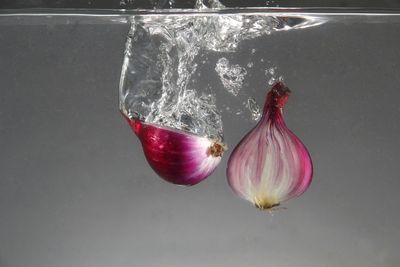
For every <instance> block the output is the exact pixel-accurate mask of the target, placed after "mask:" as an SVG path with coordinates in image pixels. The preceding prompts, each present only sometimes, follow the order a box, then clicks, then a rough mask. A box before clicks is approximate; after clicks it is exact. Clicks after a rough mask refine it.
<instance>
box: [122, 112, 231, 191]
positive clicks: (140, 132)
mask: <svg viewBox="0 0 400 267" xmlns="http://www.w3.org/2000/svg"><path fill="white" fill-rule="evenodd" d="M127 120H128V123H129V125H130V126H131V128H132V130H133V131H134V132H135V134H136V135H137V137H138V138H139V139H140V142H141V143H142V147H143V152H144V154H145V156H146V159H147V161H148V163H149V164H150V166H151V167H152V168H153V170H154V171H155V172H156V173H157V174H158V175H159V176H160V177H161V178H163V179H164V180H166V181H168V182H170V183H174V184H179V185H187V186H189V185H195V184H197V183H199V182H201V181H202V180H204V179H205V178H207V177H208V176H209V175H210V174H211V173H212V172H213V171H214V170H215V168H216V167H217V166H218V164H219V163H220V161H221V157H222V154H223V152H224V150H225V145H224V144H223V143H222V142H220V141H218V140H211V139H209V138H206V137H200V136H197V135H194V134H191V133H188V132H184V131H179V130H175V129H172V128H169V127H163V126H158V125H154V124H150V123H145V122H143V121H140V120H136V119H129V118H127Z"/></svg>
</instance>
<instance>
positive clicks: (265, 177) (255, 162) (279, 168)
mask: <svg viewBox="0 0 400 267" xmlns="http://www.w3.org/2000/svg"><path fill="white" fill-rule="evenodd" d="M289 93H290V90H289V89H288V88H287V87H286V86H285V85H284V84H283V83H282V82H278V83H276V84H274V85H273V86H272V88H271V90H270V91H269V92H268V94H267V97H266V101H265V105H264V110H263V116H262V118H261V120H260V121H259V122H258V124H257V125H256V126H255V127H254V128H253V129H252V130H251V131H250V132H249V133H248V134H247V135H246V136H245V137H244V138H243V139H242V140H241V141H240V143H239V144H238V145H237V146H236V147H235V149H234V150H233V152H232V154H231V156H230V158H229V161H228V168H227V177H228V183H229V185H230V187H231V188H232V189H233V191H234V192H235V193H236V194H237V195H239V196H240V197H242V198H244V199H246V200H248V201H250V202H251V203H253V204H254V205H255V206H256V207H257V208H260V209H271V208H274V207H276V206H278V205H280V203H281V202H283V201H286V200H288V199H291V198H294V197H298V196H300V195H301V194H303V193H304V192H305V191H306V190H307V188H308V187H309V185H310V183H311V180H312V175H313V166H312V161H311V157H310V154H309V152H308V150H307V148H306V147H305V146H304V145H303V143H302V142H301V140H300V139H299V138H298V137H297V136H296V135H295V134H294V133H293V132H292V131H290V130H289V129H288V128H287V126H286V124H285V121H284V119H283V107H284V106H285V104H286V102H287V100H288V98H289Z"/></svg>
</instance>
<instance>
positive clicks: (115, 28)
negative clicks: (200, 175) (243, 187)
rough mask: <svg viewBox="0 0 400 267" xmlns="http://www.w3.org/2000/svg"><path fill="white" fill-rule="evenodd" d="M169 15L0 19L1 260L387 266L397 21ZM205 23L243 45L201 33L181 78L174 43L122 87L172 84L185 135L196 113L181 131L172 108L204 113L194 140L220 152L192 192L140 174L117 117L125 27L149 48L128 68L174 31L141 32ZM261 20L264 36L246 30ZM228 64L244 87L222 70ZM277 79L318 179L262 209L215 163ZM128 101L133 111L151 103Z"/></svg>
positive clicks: (252, 120) (395, 199)
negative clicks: (207, 141) (206, 139)
mask: <svg viewBox="0 0 400 267" xmlns="http://www.w3.org/2000/svg"><path fill="white" fill-rule="evenodd" d="M176 12H177V11H173V10H172V11H170V12H169V13H168V15H166V14H163V15H162V14H157V13H154V12H147V13H140V15H135V16H134V17H133V18H132V16H131V15H129V14H123V15H121V14H117V13H114V14H109V15H106V14H98V15H93V14H91V15H84V14H58V15H57V14H45V15H32V16H27V15H7V16H5V15H0V77H1V79H0V81H1V82H0V85H1V88H2V90H1V94H0V146H1V152H0V156H1V158H0V214H1V218H0V266H5V267H17V266H40V267H52V266H57V267H64V266H65V267H67V266H99V267H103V266H104V267H106V266H107V267H108V266H121V267H125V266H174V267H181V266H188V265H190V266H195V267H196V266H221V267H223V266H231V267H242V266H253V267H265V266H307V267H310V266H327V267H337V266H364V267H375V266H389V267H397V266H398V263H399V262H400V258H399V255H398V249H397V248H398V247H400V241H399V240H400V236H399V231H398V226H399V225H400V217H399V216H398V214H397V213H396V211H397V209H398V204H399V203H400V195H399V194H398V192H397V189H398V188H399V187H400V184H399V181H400V180H399V179H398V176H399V175H398V174H399V173H400V166H399V164H398V151H399V150H400V143H399V142H398V141H397V139H398V135H399V133H400V126H399V124H398V121H399V119H400V109H399V97H400V90H399V84H400V75H399V74H400V73H399V62H400V50H399V49H398V47H399V44H400V36H399V34H398V33H399V32H400V15H399V14H397V13H396V12H386V11H379V12H367V13H357V12H355V11H351V12H349V11H343V10H342V11H340V12H339V13H337V12H334V11H330V10H318V11H314V12H306V11H299V10H296V11H291V10H279V11H275V12H272V11H271V10H250V11H241V12H236V11H235V12H232V11H225V12H222V13H223V15H221V16H218V17H216V16H215V14H214V13H213V12H210V11H204V13H201V14H198V13H196V14H193V13H188V11H185V12H181V13H179V14H177V13H176ZM248 17H251V18H254V19H255V20H252V21H254V22H255V21H258V22H257V23H250V25H249V26H251V25H252V26H251V27H247V29H256V30H255V32H254V31H247V30H243V25H246V24H245V22H244V18H248ZM218 20H221V21H230V23H229V27H237V29H238V31H237V32H236V34H237V33H240V34H241V37H240V38H238V37H237V36H238V35H235V34H233V33H234V32H235V31H234V30H232V29H231V30H232V31H229V30H227V31H226V33H227V34H226V35H222V37H221V35H216V34H215V32H216V31H210V32H207V33H208V34H209V35H208V38H210V39H213V38H215V39H217V40H219V41H221V42H219V41H218V42H215V43H212V42H209V43H206V44H204V42H202V41H201V40H198V41H193V42H191V44H192V45H193V47H192V49H193V50H190V51H189V50H188V51H187V53H188V54H187V55H186V57H183V58H182V61H181V62H184V61H183V60H186V61H185V62H186V63H189V64H188V65H189V68H187V69H185V70H183V72H182V74H185V75H187V76H185V79H182V78H181V79H179V77H178V75H177V70H178V68H177V67H178V66H179V60H177V57H175V56H174V57H172V55H176V54H178V50H175V52H173V51H172V49H171V50H170V53H167V51H168V50H165V51H166V52H165V53H164V54H162V53H161V55H162V58H158V57H157V56H156V55H154V58H152V57H151V56H150V57H147V59H148V60H149V61H151V60H154V61H158V60H160V61H159V62H160V65H158V67H159V69H157V71H156V72H149V74H151V75H150V76H149V78H148V79H143V77H142V76H140V77H139V76H138V79H137V80H134V81H132V82H141V84H142V85H143V86H144V87H143V93H144V95H143V101H144V103H148V105H151V103H153V100H155V101H157V100H159V99H160V98H161V97H162V95H163V93H164V92H167V91H164V88H170V89H171V90H176V91H177V92H184V93H182V94H181V95H179V94H178V96H180V97H181V98H180V99H179V97H175V95H174V97H175V98H174V97H172V96H171V101H172V102H169V103H173V101H175V100H176V99H179V101H183V100H184V101H183V102H179V101H178V102H175V103H185V104H181V107H182V106H183V107H188V108H189V107H191V108H192V107H196V108H198V109H197V110H184V109H183V111H181V110H180V111H179V112H180V113H176V112H177V111H174V109H173V105H172V106H169V105H165V106H163V107H164V108H165V110H166V111H168V112H171V114H173V113H174V112H175V113H176V114H178V115H180V117H179V116H177V118H181V119H180V121H181V122H185V123H188V125H187V126H185V127H188V128H187V129H191V127H192V123H193V124H197V123H198V121H199V120H194V121H185V120H184V119H182V118H183V117H182V116H181V115H182V114H183V113H182V112H187V113H188V114H194V113H197V112H200V111H201V112H204V114H210V115H208V116H206V118H207V120H209V119H210V118H211V117H213V116H215V117H213V118H219V119H218V120H217V121H215V122H211V123H210V125H211V124H212V125H213V127H212V128H210V129H209V130H207V131H209V132H208V133H206V132H203V133H201V132H199V133H198V134H201V135H203V134H207V135H211V136H219V135H220V129H221V128H220V125H221V124H220V122H222V131H223V136H224V142H226V143H227V144H228V146H229V150H228V151H227V152H226V154H225V155H224V157H223V160H222V162H221V165H220V166H219V167H218V168H217V170H216V172H215V173H214V174H213V175H212V176H210V177H209V178H208V179H207V180H205V181H203V182H202V183H200V184H199V185H197V186H195V187H191V188H182V187H176V186H174V185H170V184H167V183H165V182H163V181H162V180H161V179H160V178H158V177H157V175H155V174H154V172H153V171H152V170H151V168H149V166H148V164H147V162H146V159H145V157H144V156H143V153H142V149H141V146H140V143H139V141H138V140H137V138H136V137H134V136H133V135H132V132H131V130H130V129H129V127H128V125H127V123H126V121H125V120H124V119H123V118H122V116H121V115H120V113H119V108H120V106H119V89H118V87H119V81H120V76H121V66H122V64H123V62H124V58H125V52H124V51H125V45H126V40H127V35H128V33H129V32H131V33H132V30H131V25H132V24H133V25H137V24H138V25H139V26H140V27H139V29H141V30H144V34H145V35H144V36H146V34H147V37H149V39H145V38H142V39H141V40H138V41H142V42H143V43H147V44H153V45H154V46H153V47H152V46H151V45H150V46H149V47H148V49H147V50H145V49H144V48H143V50H141V51H142V52H143V53H140V54H139V55H138V58H139V59H140V57H142V56H143V55H153V54H160V53H155V52H154V51H156V52H159V50H158V49H159V47H160V46H156V45H161V44H166V45H168V44H169V39H168V38H169V37H168V35H167V36H166V37H164V34H167V33H168V34H170V32H171V30H167V29H159V28H157V27H155V26H157V25H158V26H159V25H160V24H162V25H168V26H170V25H172V24H174V22H175V25H181V26H182V25H186V28H178V27H176V28H175V29H174V28H172V33H175V34H177V33H183V32H185V33H191V31H193V32H196V30H197V29H199V26H198V25H203V26H206V28H207V27H210V26H212V25H219V26H218V28H217V31H219V30H220V29H221V25H222V26H224V25H225V23H222V24H218V23H219V21H218ZM185 21H186V22H188V21H192V22H193V21H194V22H200V24H195V23H193V24H191V26H188V24H187V23H186V24H185V23H184V22H185ZM176 23H177V24H176ZM201 23H203V24H201ZM213 23H214V24H213ZM263 23H265V24H267V25H269V27H270V28H269V29H270V30H268V31H262V32H260V33H257V31H259V29H265V27H266V25H265V24H263ZM151 25H154V27H151ZM257 25H260V26H259V27H258V26H257ZM261 25H264V26H261ZM196 27H197V28H196ZM225 27H226V26H225ZM164 28H167V27H164ZM200 28H201V27H200ZM168 29H170V28H169V27H168ZM180 29H182V30H183V32H180V31H179V30H180ZM150 30H151V31H150ZM157 31H158V32H157ZM156 32H157V34H155V33H156ZM267 32H269V33H270V34H268V33H267ZM148 33H152V34H148ZM134 34H136V32H134V33H133V35H134ZM250 35H251V37H250ZM254 35H255V36H254ZM169 36H170V35H169ZM189 36H190V34H189ZM191 36H192V37H193V38H197V37H196V36H195V35H191ZM200 36H203V35H200ZM183 37H185V36H183ZM218 37H221V38H220V39H218ZM210 39H207V40H210ZM181 40H184V39H181ZM195 40H197V39H195ZM224 40H225V41H226V42H225V41H224ZM228 40H229V41H228ZM224 42H225V45H222V46H221V45H219V44H221V43H224ZM180 45H181V44H180ZM196 46H197V47H198V48H196ZM153 48H154V50H153ZM194 51H195V52H196V53H197V54H196V55H194V54H192V53H193V52H194ZM144 52H146V53H144ZM172 52H173V53H172ZM184 52H186V50H185V51H184ZM132 53H135V51H134V50H132ZM174 53H175V54H174ZM181 55H185V54H181ZM168 56H169V57H170V59H168ZM143 59H144V58H143ZM161 59H162V60H164V61H162V60H161ZM225 59H226V60H225ZM132 60H134V59H132ZM168 60H171V62H170V63H169V61H168ZM174 60H175V61H174ZM203 62H204V63H203ZM218 62H220V63H223V64H222V65H221V64H220V65H219V66H220V68H217V70H218V71H217V70H216V67H217V63H218ZM163 63H164V64H165V65H163ZM225 63H226V64H225ZM228 63H229V64H228ZM168 64H171V65H168ZM181 64H182V63H181ZM196 64H197V65H196ZM155 65H157V64H155ZM143 66H150V67H152V66H154V65H152V64H148V62H146V61H143ZM164 66H172V67H171V68H170V69H169V70H170V72H166V71H165V70H166V68H164ZM195 66H196V67H195ZM144 69H145V68H144ZM234 70H236V71H237V72H238V73H239V74H243V77H244V78H243V79H236V77H235V76H234V77H231V76H230V75H229V74H230V73H234V72H235V71H234ZM238 70H239V71H238ZM243 70H245V71H246V74H245V75H244V73H245V72H244V71H243ZM271 70H272V71H271ZM136 71H143V69H142V68H136ZM185 71H187V72H185ZM224 72H226V73H224ZM271 72H272V73H271ZM127 73H129V72H127ZM130 74H131V73H130ZM156 74H157V75H156ZM163 75H164V76H165V78H168V79H163ZM220 76H222V78H223V79H221V77H220ZM281 76H283V77H284V81H285V82H286V84H287V85H288V86H289V87H290V89H291V91H292V94H291V96H290V99H289V102H288V104H287V106H286V108H285V114H284V115H285V119H286V122H287V125H288V127H289V128H290V129H291V130H292V131H293V132H294V133H296V135H297V136H299V138H301V139H302V141H303V142H304V143H305V144H306V146H307V147H308V149H309V151H310V153H311V156H312V158H313V161H314V167H315V169H314V182H313V183H312V185H311V188H310V189H309V190H308V191H307V192H306V193H305V194H304V195H303V196H302V197H301V198H299V199H296V200H293V201H289V202H287V203H286V204H285V207H286V208H287V209H286V210H282V211H279V212H278V211H277V212H275V213H274V216H273V217H271V216H270V215H269V214H268V213H263V212H260V211H258V210H257V209H255V208H253V207H252V206H251V205H249V204H248V203H247V202H246V201H243V200H241V199H239V198H238V197H236V196H235V195H234V194H233V193H232V192H231V190H230V189H229V186H228V185H227V182H226V177H225V170H226V164H227V160H228V158H229V155H230V153H231V151H232V149H233V148H234V147H235V145H236V144H237V143H238V142H239V141H240V139H241V138H242V137H243V136H244V135H245V134H246V133H247V132H248V131H249V130H250V129H251V128H252V127H254V125H255V124H256V121H257V120H258V119H259V116H258V114H259V113H260V109H261V108H262V105H263V102H264V97H265V92H266V90H267V87H268V86H269V83H270V80H271V79H272V78H274V79H279V78H280V77H281ZM130 77H134V76H130ZM182 77H183V76H182ZM153 80H154V81H155V82H154V83H152V82H149V83H147V84H146V81H153ZM178 80H179V81H180V82H178ZM163 81H168V82H169V83H165V84H163ZM223 81H226V82H227V85H229V86H230V85H231V84H232V83H233V84H234V85H236V84H237V83H238V81H240V82H239V84H240V86H239V87H235V86H233V87H232V86H231V87H229V86H228V87H226V86H224V83H223ZM132 84H134V83H132ZM163 86H165V87H163ZM123 88H128V89H129V88H130V89H133V88H136V89H137V87H129V86H126V87H123ZM145 88H148V91H147V90H145ZM157 88H159V89H160V90H157ZM229 88H231V89H232V88H239V90H238V91H237V92H238V93H237V95H236V96H235V95H234V94H232V93H231V92H230V91H229V90H230V89H229ZM150 89H152V90H150ZM148 92H152V94H153V95H146V94H148ZM174 92H175V91H174ZM188 95H189V96H190V97H187V96H188ZM127 99H128V98H127ZM133 99H134V98H133ZM165 99H166V101H165V103H168V101H169V100H168V101H167V99H169V98H165ZM146 101H148V102H146ZM185 101H186V102H185ZM188 101H189V103H188ZM190 101H192V102H193V103H192V102H190ZM129 103H138V102H135V101H132V102H129ZM204 105H206V106H204ZM207 105H208V106H207ZM132 107H137V108H138V111H140V113H141V114H142V116H144V117H145V118H146V119H147V118H150V117H149V116H150V115H152V116H154V117H156V115H157V114H156V113H154V110H157V109H158V108H159V107H162V105H160V106H158V105H155V109H154V107H150V108H148V107H147V106H146V105H143V106H131V108H132ZM139 108H140V109H139ZM152 112H153V113H152ZM208 112H210V113H208ZM212 112H214V113H212ZM158 115H160V114H158ZM168 118H170V117H168ZM143 119H144V118H143ZM190 120H192V118H190ZM174 123H175V122H174ZM199 123H203V121H200V122H199ZM178 126H179V127H180V126H181V125H178ZM214 126H215V127H214ZM194 128H196V129H197V128H201V129H203V127H202V126H201V125H197V126H195V127H194ZM216 129H218V130H216ZM211 131H213V133H211Z"/></svg>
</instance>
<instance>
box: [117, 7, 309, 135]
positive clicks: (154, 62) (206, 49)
mask: <svg viewBox="0 0 400 267" xmlns="http://www.w3.org/2000/svg"><path fill="white" fill-rule="evenodd" d="M202 3H203V2H202ZM213 3H214V4H213ZM215 3H217V2H216V1H208V2H207V4H208V5H209V6H215ZM203 4H204V3H203ZM294 21H296V22H297V23H298V24H295V23H294ZM288 23H290V26H288ZM305 24H306V23H305V22H304V20H301V19H291V18H287V17H272V16H263V15H250V14H247V15H246V14H219V15H201V16H199V15H197V16H189V15H172V14H171V15H160V16H135V17H133V18H132V25H131V29H130V31H129V34H128V40H127V43H126V49H125V59H124V64H123V69H122V74H121V83H120V107H121V111H122V112H124V113H125V114H126V115H127V116H131V117H135V118H139V119H141V120H144V121H146V122H149V123H156V124H160V125H164V126H169V127H173V128H176V129H181V130H185V131H188V132H192V133H195V134H198V135H201V136H208V137H210V138H216V139H222V137H223V131H222V120H221V115H220V112H219V110H218V108H217V105H216V96H215V93H216V91H217V88H196V87H193V86H192V85H191V83H193V82H192V81H193V79H195V77H199V74H198V73H196V72H198V64H199V63H200V64H201V61H196V57H198V55H199V54H202V55H204V54H206V53H211V52H212V53H215V52H218V53H230V52H234V51H236V49H237V47H238V45H239V43H240V42H242V41H243V40H249V39H253V38H257V37H260V36H265V35H269V34H271V33H273V32H275V31H280V30H287V29H288V27H293V28H295V27H297V26H298V25H302V27H304V25H305ZM254 52H255V51H254ZM225 60H226V59H225ZM225 60H224V59H222V58H221V60H220V61H219V65H218V63H217V68H216V69H217V72H218V74H219V75H220V77H221V80H222V82H223V83H224V85H225V87H226V88H227V89H228V90H229V91H230V92H231V93H232V94H233V95H237V94H238V93H239V91H240V90H241V87H242V84H243V77H244V75H246V70H245V69H243V68H242V67H240V66H236V65H233V66H232V65H229V64H228V63H229V62H226V61H225ZM207 62H209V63H208V64H215V63H214V62H213V61H212V60H211V61H207ZM224 62H225V63H227V64H225V63H224ZM214 66H215V65H214ZM222 70H223V71H222ZM195 73H196V74H197V75H194V74H195ZM236 74H238V78H236V77H235V75H236ZM227 85H228V86H227Z"/></svg>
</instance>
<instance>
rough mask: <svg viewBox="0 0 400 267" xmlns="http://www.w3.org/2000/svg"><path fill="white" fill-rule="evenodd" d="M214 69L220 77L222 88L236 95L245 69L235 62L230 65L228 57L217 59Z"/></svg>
mask: <svg viewBox="0 0 400 267" xmlns="http://www.w3.org/2000/svg"><path fill="white" fill-rule="evenodd" d="M215 71H216V72H217V74H218V76H219V78H220V79H221V82H222V84H223V85H224V88H225V89H226V90H227V91H228V92H229V93H231V94H232V95H234V96H237V95H238V94H239V91H240V89H241V88H242V85H243V81H244V78H245V76H246V74H247V71H246V69H245V68H243V67H241V66H239V65H237V64H236V65H231V64H230V63H229V60H228V59H226V58H224V57H222V58H220V59H219V60H218V62H217V64H216V66H215Z"/></svg>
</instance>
